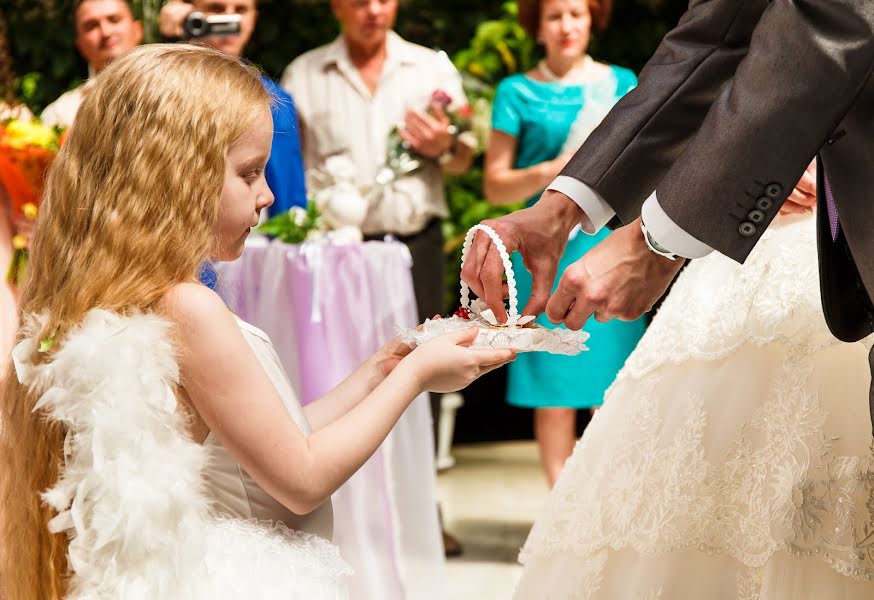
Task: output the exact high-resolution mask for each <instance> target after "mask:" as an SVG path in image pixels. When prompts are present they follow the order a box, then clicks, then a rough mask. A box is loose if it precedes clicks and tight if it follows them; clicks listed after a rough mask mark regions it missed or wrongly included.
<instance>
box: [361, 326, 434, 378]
mask: <svg viewBox="0 0 874 600" xmlns="http://www.w3.org/2000/svg"><path fill="white" fill-rule="evenodd" d="M439 318H441V317H440V315H434V316H433V317H431V320H432V321H436V320H437V319H439ZM418 329H419V330H421V329H422V326H421V325H419V327H418ZM412 351H413V347H412V346H408V345H407V344H405V343H404V342H403V341H401V338H400V337H396V338H394V339H393V340H391V341H389V342H388V343H387V344H386V345H385V346H383V347H382V348H380V349H379V350H377V351H376V354H374V355H373V364H374V365H376V369H377V371H378V372H379V375H380V377H381V378H382V379H385V378H386V377H388V374H389V373H391V372H392V371H394V370H395V367H396V366H398V363H400V362H401V360H403V359H404V358H405V357H406V356H407V355H409V353H410V352H412Z"/></svg>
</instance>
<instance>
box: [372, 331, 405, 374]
mask: <svg viewBox="0 0 874 600" xmlns="http://www.w3.org/2000/svg"><path fill="white" fill-rule="evenodd" d="M412 351H413V349H412V348H411V347H410V346H408V345H406V344H405V343H404V342H403V341H402V340H401V338H400V337H396V338H394V339H393V340H391V341H390V342H388V343H387V344H386V345H385V346H383V347H382V348H380V349H379V350H377V352H376V354H375V355H374V356H373V360H374V365H376V369H377V371H378V372H379V375H380V376H381V377H382V379H385V378H386V377H388V374H389V373H391V372H392V371H394V369H395V367H396V366H398V363H400V362H401V361H402V360H403V359H404V358H405V357H406V356H408V355H409V354H410V352H412Z"/></svg>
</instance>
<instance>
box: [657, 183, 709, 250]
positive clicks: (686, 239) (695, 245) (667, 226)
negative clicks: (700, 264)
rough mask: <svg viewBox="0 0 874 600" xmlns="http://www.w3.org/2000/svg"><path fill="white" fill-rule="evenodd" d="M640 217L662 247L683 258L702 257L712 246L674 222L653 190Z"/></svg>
mask: <svg viewBox="0 0 874 600" xmlns="http://www.w3.org/2000/svg"><path fill="white" fill-rule="evenodd" d="M640 218H641V220H642V221H643V223H644V225H646V230H647V231H648V232H649V234H650V235H651V236H652V239H653V240H654V241H655V242H656V243H657V244H658V245H659V246H660V247H662V248H664V249H665V250H668V251H669V252H673V253H674V254H676V255H678V256H682V257H684V258H703V257H705V256H707V255H708V254H710V253H711V252H713V248H711V247H710V246H708V245H707V244H705V243H704V242H701V241H699V240H697V239H696V238H694V237H693V236H692V235H691V234H689V233H687V232H686V231H684V230H683V229H682V228H680V226H679V225H677V224H676V223H674V221H673V220H672V219H671V217H669V216H668V214H667V213H666V212H665V211H664V209H663V208H662V207H661V206H659V202H658V200H657V199H656V194H655V192H653V193H652V195H651V196H650V197H649V198H647V199H646V202H644V203H643V208H642V209H641V211H640Z"/></svg>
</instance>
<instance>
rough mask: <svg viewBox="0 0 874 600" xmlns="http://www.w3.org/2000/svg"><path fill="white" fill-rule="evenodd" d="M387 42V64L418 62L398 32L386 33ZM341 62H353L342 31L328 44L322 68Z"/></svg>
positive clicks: (413, 63) (411, 63) (412, 63)
mask: <svg viewBox="0 0 874 600" xmlns="http://www.w3.org/2000/svg"><path fill="white" fill-rule="evenodd" d="M385 43H386V53H387V59H386V65H395V64H406V65H415V64H416V62H417V61H416V57H415V56H414V54H413V53H412V52H410V48H409V43H408V42H407V41H406V40H405V39H404V38H402V37H401V36H399V35H398V34H397V33H395V32H394V31H389V32H388V34H387V35H386V42H385ZM341 63H349V64H351V61H350V60H349V50H348V48H347V46H346V38H345V37H343V34H342V33H341V34H340V35H339V36H337V39H335V40H334V41H333V42H331V43H330V44H329V45H328V51H327V52H325V57H324V59H323V60H322V68H323V69H326V68H328V67H331V66H337V65H340V64H341Z"/></svg>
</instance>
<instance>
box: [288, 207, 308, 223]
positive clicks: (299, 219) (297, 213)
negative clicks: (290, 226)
mask: <svg viewBox="0 0 874 600" xmlns="http://www.w3.org/2000/svg"><path fill="white" fill-rule="evenodd" d="M288 213H289V215H290V216H291V220H292V221H293V222H294V224H295V225H297V226H298V227H303V225H304V223H306V220H307V211H306V209H305V208H301V207H300V206H293V207H291V208H290V209H288Z"/></svg>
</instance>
